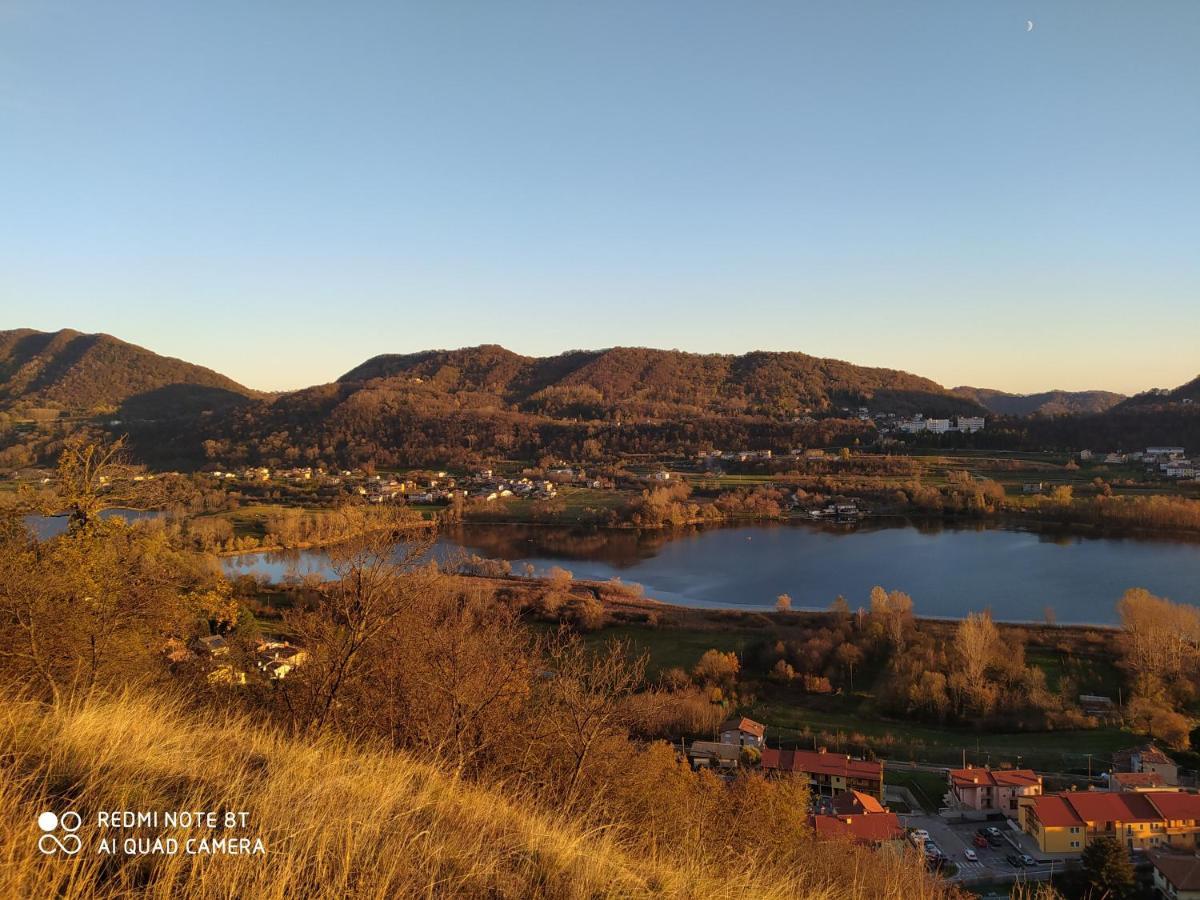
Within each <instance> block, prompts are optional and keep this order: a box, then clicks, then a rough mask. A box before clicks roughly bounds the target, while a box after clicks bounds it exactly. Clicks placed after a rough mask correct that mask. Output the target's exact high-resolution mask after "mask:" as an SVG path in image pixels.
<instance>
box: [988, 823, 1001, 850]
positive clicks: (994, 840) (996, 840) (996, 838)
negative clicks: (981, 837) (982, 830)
mask: <svg viewBox="0 0 1200 900" xmlns="http://www.w3.org/2000/svg"><path fill="white" fill-rule="evenodd" d="M987 842H988V843H989V844H991V845H992V846H993V847H999V846H1000V845H1001V844H1003V843H1004V838H1002V837H1001V836H1000V832H999V831H996V829H994V828H993V829H992V830H991V831H989V832H988V836H987Z"/></svg>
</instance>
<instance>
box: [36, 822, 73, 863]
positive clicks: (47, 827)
mask: <svg viewBox="0 0 1200 900" xmlns="http://www.w3.org/2000/svg"><path fill="white" fill-rule="evenodd" d="M37 823H38V828H40V829H42V836H41V837H40V838H38V849H39V850H41V851H42V852H43V853H45V854H46V855H47V856H50V855H53V854H55V853H62V854H63V855H64V856H74V855H75V854H76V853H78V852H79V851H80V850H82V849H83V841H81V840H80V839H79V835H77V834H76V833H75V832H76V831H78V830H79V826H80V825H82V824H83V817H82V816H80V815H79V813H77V812H74V811H71V812H65V813H63V814H62V815H61V816H58V815H55V814H54V813H52V812H44V813H42V814H41V815H40V816H38V817H37ZM60 830H61V831H62V835H61V836H60V835H59V834H58V832H59V831H60Z"/></svg>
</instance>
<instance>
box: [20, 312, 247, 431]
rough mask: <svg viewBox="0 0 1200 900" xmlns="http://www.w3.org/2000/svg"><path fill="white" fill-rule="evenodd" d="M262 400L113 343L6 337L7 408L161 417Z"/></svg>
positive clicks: (61, 335)
mask: <svg viewBox="0 0 1200 900" xmlns="http://www.w3.org/2000/svg"><path fill="white" fill-rule="evenodd" d="M254 395H255V393H254V392H253V391H250V390H249V389H247V388H245V387H243V386H242V385H240V384H238V383H237V382H236V381H233V380H232V379H230V378H226V377H225V376H224V375H221V374H219V373H217V372H214V371H212V370H211V369H206V368H204V367H203V366H197V365H193V364H192V363H188V362H184V361H183V360H180V359H174V358H172V357H169V356H159V355H158V354H157V353H153V352H151V351H150V350H147V349H145V348H144V347H138V346H136V345H135V344H129V343H126V342H125V341H122V340H118V339H117V338H115V337H112V336H111V335H107V334H82V333H80V332H78V331H73V330H71V329H63V330H62V331H55V332H44V331H34V330H33V329H29V328H20V329H16V330H13V331H0V408H12V407H14V406H17V405H22V406H25V407H39V406H43V407H46V406H48V407H52V408H58V409H63V410H71V411H81V412H100V411H109V410H116V409H117V408H119V407H121V406H122V404H126V403H129V402H133V403H134V404H135V406H137V407H138V408H139V410H140V412H142V413H143V414H145V415H161V414H165V413H170V412H172V411H176V410H178V409H179V408H180V407H181V406H186V407H189V408H194V407H197V406H200V407H218V406H221V405H224V404H226V403H228V402H230V401H231V400H236V399H238V398H246V397H251V396H254Z"/></svg>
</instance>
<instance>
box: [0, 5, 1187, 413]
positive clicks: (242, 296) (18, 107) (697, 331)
mask: <svg viewBox="0 0 1200 900" xmlns="http://www.w3.org/2000/svg"><path fill="white" fill-rule="evenodd" d="M1029 21H1032V22H1033V29H1032V31H1031V30H1029V29H1028V26H1027V24H1026V23H1027V22H1029ZM1197 46H1200V3H1197V2H1195V0H1158V2H1150V3H1138V4H1134V3H1130V2H1128V0H1120V2H1113V0H1080V2H1076V0H1021V2H1012V0H941V2H935V0H914V2H912V3H897V2H895V0H823V2H805V0H780V2H755V0H747V2H736V3H735V2H730V0H720V2H704V0H678V2H667V0H605V2H603V3H597V2H594V0H592V2H573V0H547V2H525V0H509V2H504V3H489V2H478V0H476V2H462V0H436V2H425V3H408V2H397V0H391V2H374V0H356V2H353V3H335V2H332V0H329V2H310V0H256V2H253V3H247V2H245V0H233V2H227V0H205V2H203V3H172V2H163V0H148V2H137V0H118V2H112V3H95V2H63V0H0V328H15V327H32V328H39V329H44V330H51V329H57V328H63V327H71V328H76V329H79V330H82V331H104V332H108V333H110V334H114V335H116V336H118V337H120V338H123V339H125V340H128V341H132V342H134V343H137V344H141V345H144V346H147V347H149V348H150V349H153V350H155V351H157V352H160V353H165V354H168V355H172V356H178V357H181V358H184V359H187V360H189V361H192V362H197V363H201V364H203V365H207V366H210V367H212V368H215V369H217V370H218V371H221V372H223V373H225V374H227V375H229V376H231V377H233V378H235V379H236V380H238V381H241V382H243V383H245V384H247V385H250V386H252V387H256V388H260V389H268V390H279V389H286V388H293V387H299V386H303V385H308V384H314V383H321V382H325V381H329V380H332V379H334V378H336V377H337V376H338V375H340V374H342V373H343V372H345V371H347V370H348V369H350V368H352V367H353V366H355V365H356V364H358V363H360V362H362V361H363V360H365V359H366V358H368V357H370V356H373V355H375V354H377V353H386V352H393V353H397V352H412V351H416V350H421V349H428V348H451V347H460V346H469V345H473V344H479V343H500V344H503V345H504V346H506V347H509V348H510V349H513V350H516V351H518V352H521V353H527V354H531V355H546V354H553V353H558V352H561V351H563V350H567V349H573V348H589V349H591V348H601V347H608V346H615V345H637V346H651V347H664V348H677V349H683V350H691V351H696V352H722V353H738V352H745V351H748V350H753V349H765V350H798V351H802V352H805V353H810V354H814V355H818V356H832V357H837V358H840V359H847V360H850V361H852V362H856V363H860V364H864V365H881V366H889V367H894V368H901V369H905V370H908V371H912V372H916V373H918V374H921V375H925V376H927V377H930V378H933V379H935V380H936V381H939V382H941V383H943V384H946V385H958V384H971V385H976V386H984V387H994V388H1001V389H1005V390H1011V391H1019V392H1030V391H1037V390H1044V389H1048V388H1064V389H1089V388H1102V389H1108V390H1117V391H1122V392H1126V393H1129V392H1134V391H1138V390H1144V389H1147V388H1150V387H1155V386H1174V385H1176V384H1179V383H1182V382H1184V381H1187V380H1189V379H1191V378H1193V377H1195V376H1196V374H1197V373H1198V372H1200V350H1198V348H1200V166H1198V162H1200V103H1198V102H1197V94H1198V93H1200V53H1197V51H1196V47H1197Z"/></svg>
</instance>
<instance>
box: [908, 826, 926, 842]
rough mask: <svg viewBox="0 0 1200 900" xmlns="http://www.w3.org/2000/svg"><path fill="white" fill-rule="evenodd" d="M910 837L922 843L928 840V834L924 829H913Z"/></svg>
mask: <svg viewBox="0 0 1200 900" xmlns="http://www.w3.org/2000/svg"><path fill="white" fill-rule="evenodd" d="M912 836H913V839H914V840H919V841H921V842H922V843H924V842H925V841H927V840H929V832H928V831H926V830H925V829H924V828H914V829H913V832H912Z"/></svg>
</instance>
